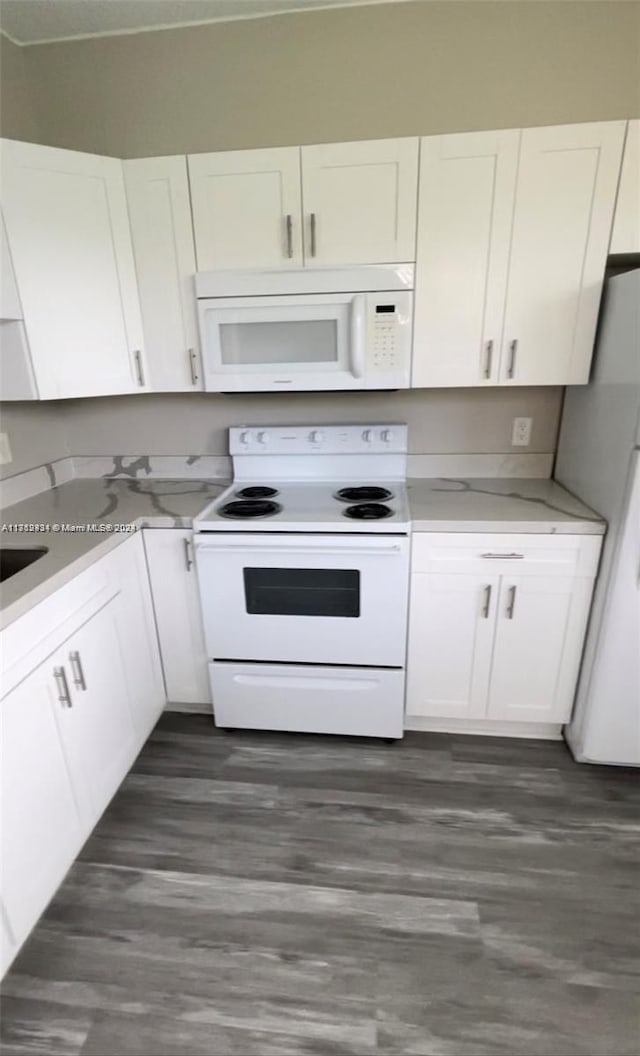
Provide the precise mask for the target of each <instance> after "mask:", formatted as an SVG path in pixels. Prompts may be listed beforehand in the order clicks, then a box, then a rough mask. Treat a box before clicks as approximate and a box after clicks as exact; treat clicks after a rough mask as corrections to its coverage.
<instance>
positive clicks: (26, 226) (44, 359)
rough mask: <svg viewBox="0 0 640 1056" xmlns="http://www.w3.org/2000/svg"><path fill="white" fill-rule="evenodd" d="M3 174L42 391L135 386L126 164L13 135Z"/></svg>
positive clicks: (139, 368)
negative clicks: (40, 143)
mask: <svg viewBox="0 0 640 1056" xmlns="http://www.w3.org/2000/svg"><path fill="white" fill-rule="evenodd" d="M2 175H3V188H2V194H3V211H4V218H5V223H6V227H7V235H8V239H9V246H10V249H11V256H12V259H13V265H14V270H15V275H16V280H17V285H18V290H19V293H20V299H21V301H22V308H23V309H24V319H25V325H26V329H27V335H28V338H29V346H30V350H31V358H32V362H33V369H34V373H35V376H36V380H37V384H38V390H39V393H40V397H41V398H42V399H57V398H60V397H65V396H98V395H103V394H108V393H121V392H131V391H135V389H136V387H137V385H139V384H141V383H143V378H144V361H143V348H142V322H141V318H140V308H139V302H138V292H137V285H136V275H135V267H134V262H133V251H132V247H131V236H130V231H129V220H128V215H127V203H126V199H125V193H124V180H123V176H122V162H120V161H117V160H115V159H113V158H103V157H98V156H96V155H93V154H80V153H77V152H76V151H70V150H57V149H54V148H52V147H41V146H36V145H34V144H30V143H16V142H13V141H9V140H5V141H3V144H2Z"/></svg>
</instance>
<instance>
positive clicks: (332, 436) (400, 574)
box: [194, 425, 410, 738]
mask: <svg viewBox="0 0 640 1056" xmlns="http://www.w3.org/2000/svg"><path fill="white" fill-rule="evenodd" d="M229 435H230V444H229V446H230V451H231V455H232V458H233V469H234V481H233V484H232V485H231V487H230V488H228V489H227V490H226V491H225V492H224V493H223V494H222V495H220V496H219V497H218V498H217V499H215V500H214V502H212V503H211V504H210V506H208V507H207V509H205V510H204V512H203V513H202V514H200V515H199V516H198V517H196V518H195V521H194V546H195V556H196V566H197V571H198V579H199V584H200V596H201V601H202V613H203V621H204V630H205V641H206V645H207V652H208V656H209V675H210V681H211V692H212V700H213V708H214V716H215V722H216V725H218V726H223V727H232V728H238V727H248V728H251V729H269V730H291V731H294V730H297V731H306V732H313V733H338V734H351V735H363V736H370V737H385V738H399V737H402V735H403V713H404V685H405V652H406V630H407V606H408V590H409V527H410V519H409V505H408V500H407V492H406V486H405V481H406V451H407V428H406V426H404V425H367V426H353V425H352V426H338V425H330V426H316V427H314V428H309V427H302V426H300V427H298V426H296V427H288V426H281V427H271V428H258V429H248V428H247V429H230V430H229Z"/></svg>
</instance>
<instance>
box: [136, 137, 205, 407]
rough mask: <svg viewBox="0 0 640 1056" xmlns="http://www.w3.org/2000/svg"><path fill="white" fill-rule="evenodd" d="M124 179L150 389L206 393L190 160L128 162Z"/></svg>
mask: <svg viewBox="0 0 640 1056" xmlns="http://www.w3.org/2000/svg"><path fill="white" fill-rule="evenodd" d="M124 177H125V183H126V190H127V202H128V204H129V219H130V222H131V234H132V238H133V249H134V253H135V258H136V267H137V272H138V285H139V289H140V304H141V308H142V319H143V326H144V337H145V348H146V357H147V370H148V379H147V380H148V386H149V388H150V389H151V390H153V391H154V392H180V391H191V390H192V389H194V388H202V377H201V371H200V364H199V354H198V330H197V320H196V310H195V293H194V289H193V276H194V273H195V270H196V259H195V250H194V245H193V226H192V222H191V206H190V202H189V180H188V178H187V160H186V158H185V157H180V156H177V157H167V158H140V159H136V160H134V161H125V162H124Z"/></svg>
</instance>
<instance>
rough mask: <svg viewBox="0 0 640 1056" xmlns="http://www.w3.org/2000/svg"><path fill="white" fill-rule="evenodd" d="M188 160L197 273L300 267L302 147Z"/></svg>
mask: <svg viewBox="0 0 640 1056" xmlns="http://www.w3.org/2000/svg"><path fill="white" fill-rule="evenodd" d="M188 160H189V181H190V184H191V202H192V206H193V224H194V230H195V242H196V257H197V262H198V271H213V270H216V269H218V268H284V267H292V266H293V267H300V265H301V264H302V232H301V226H300V224H301V197H300V151H299V148H298V147H277V148H271V149H266V150H233V151H224V152H219V153H215V154H191V155H189V159H188Z"/></svg>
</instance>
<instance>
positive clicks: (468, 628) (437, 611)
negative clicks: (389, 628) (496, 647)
mask: <svg viewBox="0 0 640 1056" xmlns="http://www.w3.org/2000/svg"><path fill="white" fill-rule="evenodd" d="M497 584H498V579H497V577H494V578H493V579H487V577H484V576H450V575H444V574H439V573H435V574H431V573H416V574H414V576H413V578H412V582H411V613H410V621H409V665H408V671H407V711H408V712H409V711H410V710H411V709H412V708H414V709H416V710H415V712H413V713H415V714H423V715H438V716H441V717H443V718H446V717H451V718H457V719H470V718H478V717H481V716H483V715H484V713H485V709H486V701H487V691H488V687H489V671H490V666H491V642H492V639H493V620H492V616H493V613H492V605H491V601H492V595H494V596H495V592H496V589H497Z"/></svg>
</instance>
